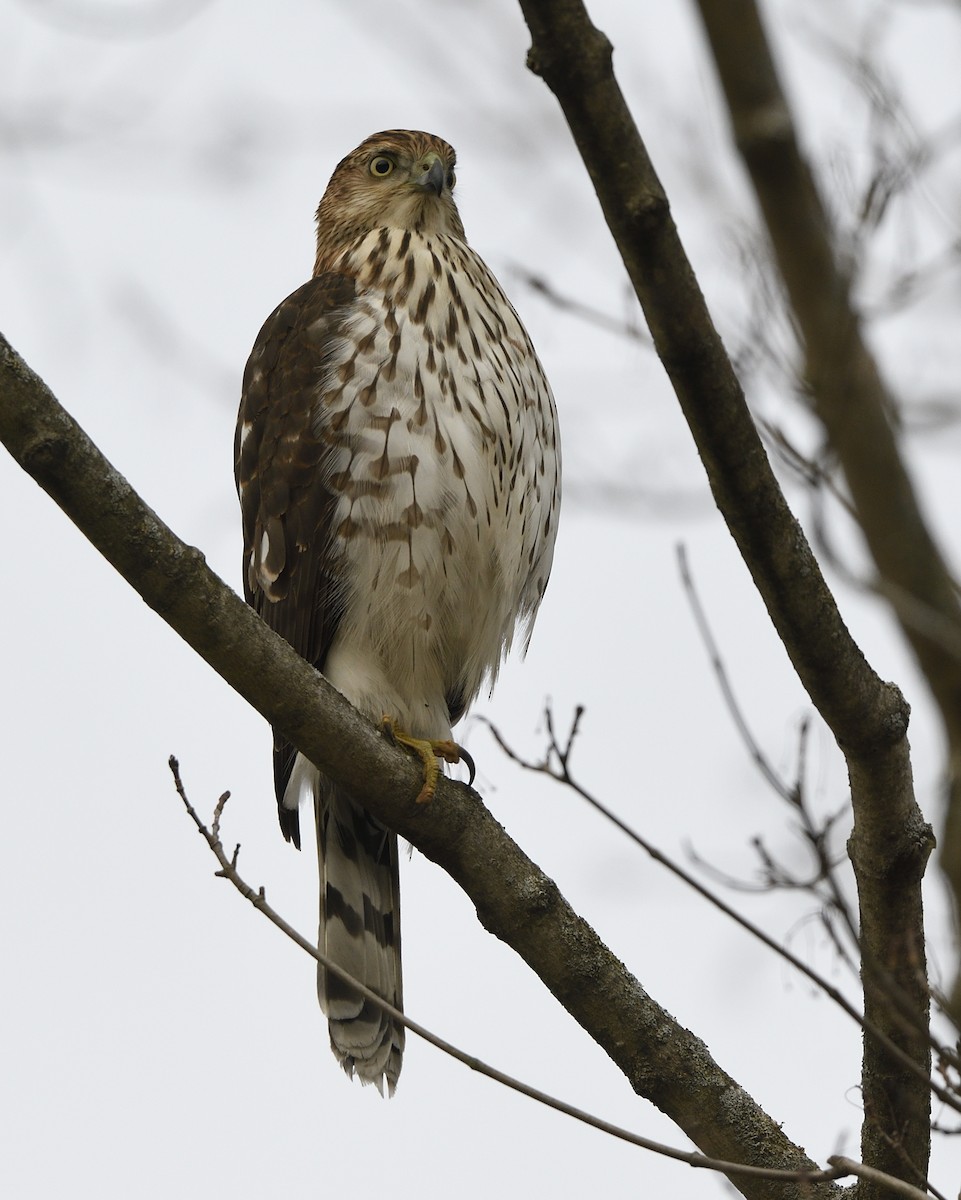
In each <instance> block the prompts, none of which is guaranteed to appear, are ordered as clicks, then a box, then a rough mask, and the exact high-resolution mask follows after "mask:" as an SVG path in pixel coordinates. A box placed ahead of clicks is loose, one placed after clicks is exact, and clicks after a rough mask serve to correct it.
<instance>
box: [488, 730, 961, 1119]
mask: <svg viewBox="0 0 961 1200" xmlns="http://www.w3.org/2000/svg"><path fill="white" fill-rule="evenodd" d="M583 712H584V710H583V708H582V707H581V706H578V708H577V709H576V710H575V715H574V719H573V721H572V724H571V729H570V732H569V733H568V735H567V738H566V740H565V741H564V742H563V744H562V743H561V742H560V741H559V740H558V738H557V737H556V735H555V733H554V720H553V715H552V714H551V712H550V710H549V709H548V710H547V712H546V713H545V722H546V725H547V731H548V748H547V752H546V754H545V756H544V758H543V759H541V760H539V761H532V760H530V759H525V758H523V757H522V756H521V755H520V754H518V753H517V751H516V750H514V749H513V748H512V747H511V746H510V744H509V743H508V742H507V741H506V740H505V738H504V736H503V734H501V733H500V731H499V730H498V729H497V728H496V726H494V725H493V724H491V722H490V721H487V720H486V719H483V718H482V720H484V724H486V725H487V727H488V729H490V731H491V735H492V736H493V738H494V740H495V741H496V742H497V744H498V746H499V747H500V748H501V750H502V751H503V752H504V753H505V754H506V755H507V757H508V758H509V759H510V760H511V761H512V762H515V763H516V764H517V765H518V766H519V767H522V768H523V769H524V770H526V771H533V772H536V773H537V774H540V775H546V776H547V777H548V778H550V779H553V780H555V781H556V782H558V783H562V784H564V785H565V786H567V787H569V788H570V789H571V790H572V791H574V792H576V794H577V795H578V796H580V797H581V799H583V800H586V801H587V803H588V804H590V805H591V807H592V808H594V809H596V811H597V812H599V813H600V814H601V815H602V816H604V817H606V818H607V820H608V821H610V822H611V824H613V825H616V826H617V828H618V829H620V830H621V832H622V833H624V834H626V835H627V837H629V838H630V839H631V841H633V842H634V843H635V844H636V845H638V846H639V847H640V848H641V849H642V850H643V851H644V852H645V853H646V854H647V855H649V857H651V858H652V859H653V860H654V861H655V862H657V863H660V865H661V866H662V867H665V868H666V869H667V870H668V871H670V872H671V874H672V875H675V876H676V877H677V878H678V879H680V880H682V882H684V883H685V884H686V885H687V886H688V887H690V888H692V889H693V890H694V891H695V892H697V893H698V895H699V896H701V897H703V898H704V899H705V900H707V902H708V903H709V904H711V905H712V906H713V907H714V908H716V909H717V910H718V911H719V912H721V913H723V914H724V915H725V916H726V917H729V918H730V919H731V920H732V921H733V922H734V923H735V924H736V925H739V926H740V927H741V928H742V929H744V930H745V931H746V932H747V933H749V934H750V935H751V936H752V937H754V938H756V939H757V940H758V941H759V942H761V943H762V944H763V945H764V946H766V947H767V948H768V949H769V950H773V951H774V953H775V954H778V955H780V957H781V958H783V959H784V960H785V961H786V962H787V963H789V964H790V965H791V966H792V967H794V968H795V969H796V970H798V971H799V972H800V973H801V974H802V975H804V976H805V977H806V978H808V979H809V980H810V981H811V982H812V983H813V984H815V985H816V986H817V987H818V988H819V989H820V990H821V991H822V992H824V994H825V995H826V996H827V997H828V998H829V999H830V1000H832V1001H833V1002H834V1003H835V1004H836V1005H837V1006H838V1007H839V1008H840V1009H841V1010H842V1011H843V1012H845V1013H846V1014H847V1015H848V1016H849V1017H850V1018H851V1019H852V1020H854V1021H856V1022H857V1023H858V1025H859V1026H860V1027H861V1028H862V1029H863V1030H864V1031H865V1033H867V1034H869V1035H870V1036H871V1038H873V1039H874V1040H875V1041H877V1042H878V1044H879V1045H881V1046H883V1047H884V1049H885V1050H886V1051H887V1052H888V1053H889V1054H891V1055H892V1056H893V1057H895V1058H896V1059H897V1060H898V1061H899V1062H900V1063H901V1064H902V1066H903V1067H904V1068H905V1069H906V1070H908V1071H910V1072H911V1073H912V1074H913V1075H915V1076H916V1077H919V1078H920V1079H923V1081H924V1083H925V1085H926V1087H928V1088H929V1089H930V1090H931V1091H932V1092H933V1093H934V1094H935V1095H936V1096H937V1097H938V1099H940V1100H941V1101H942V1102H943V1103H944V1104H946V1105H948V1106H949V1107H950V1108H953V1109H955V1110H956V1111H958V1112H961V1096H958V1095H956V1094H955V1093H954V1090H953V1089H951V1088H943V1087H942V1086H941V1085H940V1084H938V1083H937V1082H936V1081H935V1080H934V1079H933V1078H932V1077H931V1075H930V1073H928V1072H923V1073H922V1068H921V1067H919V1066H918V1064H917V1063H916V1062H914V1060H913V1059H912V1058H911V1057H910V1056H909V1055H908V1054H906V1053H905V1051H903V1050H902V1049H901V1048H900V1046H898V1045H897V1043H896V1042H895V1041H893V1040H892V1039H891V1038H890V1037H889V1036H888V1034H887V1033H886V1032H885V1031H884V1030H883V1029H881V1028H879V1027H878V1026H877V1025H875V1024H874V1023H873V1022H871V1021H869V1020H867V1019H866V1018H865V1017H864V1016H863V1015H862V1014H861V1013H860V1012H859V1011H858V1009H857V1008H856V1007H855V1006H854V1005H853V1004H851V1003H850V1001H849V1000H847V999H846V997H845V996H844V995H843V994H842V993H841V992H840V991H838V989H837V988H836V987H834V986H833V984H831V983H829V982H828V981H827V980H826V979H825V978H824V977H823V976H822V975H820V974H819V973H818V972H817V971H815V970H814V969H813V968H812V967H809V966H808V965H807V963H805V962H804V961H803V959H800V958H798V957H797V955H795V954H793V953H792V952H791V951H790V950H788V948H787V947H786V946H783V945H782V944H781V943H780V942H778V941H775V939H774V938H772V937H770V936H769V935H768V934H767V933H765V932H764V930H763V929H761V928H760V927H759V926H757V925H755V924H754V923H753V922H751V921H749V920H748V919H747V917H745V916H743V915H742V914H741V913H739V912H738V911H737V909H735V908H732V907H731V905H729V904H727V903H726V902H725V901H724V900H722V899H721V897H720V896H718V895H716V893H714V892H712V891H711V890H710V888H708V887H705V885H704V884H703V883H701V882H700V880H698V879H696V878H695V877H694V876H693V875H691V874H690V872H688V871H685V870H684V868H683V867H681V866H679V865H678V864H677V863H676V862H674V860H673V859H671V858H669V857H668V856H667V855H666V854H664V853H663V852H662V851H661V850H658V849H657V848H656V847H655V846H654V845H652V843H651V842H649V841H648V840H647V839H646V838H645V837H644V836H643V835H642V834H640V833H638V832H637V830H636V829H634V828H633V827H632V826H630V825H628V823H627V822H626V821H625V820H623V818H621V817H619V816H618V815H617V814H616V813H615V812H614V811H613V810H612V809H610V808H609V807H608V806H607V805H606V804H604V803H603V801H601V800H599V799H598V798H597V797H596V796H595V795H593V794H592V793H591V792H589V791H588V790H587V788H585V787H584V785H583V784H581V783H579V782H578V780H577V779H575V777H574V776H573V775H572V774H571V771H570V757H571V751H572V749H573V745H572V743H573V738H574V736H575V735H576V733H577V731H578V730H579V728H580V722H581V718H582V716H583ZM555 762H556V763H557V766H556V767H555V766H554V763H555Z"/></svg>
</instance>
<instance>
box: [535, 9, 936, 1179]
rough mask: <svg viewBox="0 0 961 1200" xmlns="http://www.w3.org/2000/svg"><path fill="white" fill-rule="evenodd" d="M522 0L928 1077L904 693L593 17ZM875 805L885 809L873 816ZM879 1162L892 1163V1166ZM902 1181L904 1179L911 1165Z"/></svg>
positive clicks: (922, 1142) (913, 1097)
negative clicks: (773, 452) (699, 274)
mask: <svg viewBox="0 0 961 1200" xmlns="http://www.w3.org/2000/svg"><path fill="white" fill-rule="evenodd" d="M520 4H521V8H522V10H523V12H524V16H525V19H526V21H527V24H528V27H529V28H530V31H531V37H532V45H531V51H530V55H529V58H528V63H529V65H530V67H531V69H532V70H534V71H535V72H536V73H538V74H539V75H541V76H542V77H543V78H544V80H545V82H546V83H547V84H548V86H549V87H550V88H551V90H552V91H553V92H554V94H555V95H556V97H557V99H558V101H559V103H560V105H561V108H562V109H563V111H564V115H565V117H566V119H567V122H568V125H569V126H570V129H571V132H572V134H573V136H574V139H575V141H576V143H577V146H578V149H579V150H580V153H581V157H582V158H583V159H584V162H585V165H586V166H587V169H588V172H589V174H590V176H591V180H592V182H593V184H594V188H595V190H596V192H597V195H598V199H599V200H600V203H601V207H602V209H603V212H604V216H605V218H606V220H607V223H608V225H609V227H610V229H611V232H612V234H613V236H614V239H615V241H616V243H617V246H618V249H619V250H620V253H621V256H622V258H623V260H624V263H625V266H626V267H627V270H628V274H629V275H630V277H631V280H632V283H633V285H634V289H635V291H636V293H637V296H638V299H639V300H640V303H641V306H642V308H643V310H644V314H645V317H646V318H647V322H648V326H649V327H650V330H651V334H652V337H653V339H654V343H655V347H656V349H657V352H658V354H659V356H660V358H661V361H662V362H663V364H664V367H665V369H666V371H667V373H668V375H669V376H670V378H671V382H672V384H673V386H674V389H675V392H676V393H677V396H678V400H679V402H680V405H681V408H682V410H683V412H684V415H685V417H686V419H687V421H688V424H689V426H690V428H691V432H692V434H693V436H694V439H695V442H696V444H697V447H698V451H699V453H700V455H701V458H702V460H703V462H704V466H705V469H706V471H707V475H708V479H709V482H710V484H711V489H712V491H713V493H714V497H715V500H716V502H717V505H718V508H719V509H720V511H721V513H722V514H723V516H724V519H725V520H726V522H727V524H728V527H729V529H730V531H731V533H732V535H733V536H734V538H735V541H736V542H737V544H738V548H739V549H740V551H741V554H742V556H743V558H744V561H745V563H746V564H747V566H748V568H749V569H750V571H751V574H752V576H753V579H754V582H755V584H756V586H757V588H758V591H759V592H760V594H761V596H762V598H763V600H764V603H765V605H766V607H767V609H768V612H769V614H770V616H771V619H772V621H773V623H774V625H775V628H776V629H777V631H778V633H779V635H780V637H781V640H782V642H783V644H784V646H785V649H786V650H787V653H788V655H789V656H790V658H791V661H792V663H793V664H794V667H795V669H796V671H797V673H798V676H799V678H800V680H801V682H802V684H803V685H804V687H805V689H806V690H807V692H808V694H809V695H810V697H811V699H812V701H813V702H814V704H815V705H816V707H817V708H818V710H819V712H820V713H821V715H822V716H823V718H824V719H825V721H826V722H827V724H828V726H829V727H830V728H831V730H832V732H833V734H834V736H835V738H836V739H837V741H838V744H839V746H840V747H841V749H842V751H843V752H844V754H845V757H846V759H847V763H848V771H849V777H850V781H851V789H852V800H853V803H854V806H855V812H856V820H857V821H858V829H857V833H856V836H855V838H854V840H853V843H852V851H853V854H854V858H855V865H856V869H857V870H858V881H859V889H860V892H861V903H862V908H863V911H864V912H865V913H866V914H867V921H868V925H869V926H871V930H870V931H869V932H867V933H866V937H867V941H868V947H867V950H866V954H867V956H868V958H869V959H870V960H871V961H872V962H873V963H876V964H878V965H879V966H881V967H883V968H884V969H889V970H890V969H893V970H894V971H895V972H896V976H897V978H898V980H899V982H901V983H902V984H903V985H904V986H906V987H908V988H909V995H910V996H911V998H912V1007H913V1009H914V1019H915V1021H916V1022H917V1028H908V1029H906V1028H905V1027H904V1024H903V1022H902V1021H901V1020H900V1019H895V1018H894V1017H893V1016H892V1014H891V1012H890V1006H889V1005H887V1009H888V1011H886V1012H883V1013H882V1012H874V1013H872V1017H871V1019H872V1021H877V1022H878V1024H879V1025H881V1027H882V1028H884V1029H885V1031H886V1032H889V1033H890V1034H891V1036H894V1037H896V1038H897V1039H898V1041H899V1044H901V1045H903V1046H904V1047H905V1048H906V1049H908V1050H909V1052H910V1054H911V1056H912V1058H913V1059H914V1061H915V1062H916V1063H917V1064H918V1065H919V1066H922V1067H923V1069H924V1073H925V1074H926V1072H927V1065H928V1054H927V1042H926V1037H925V1032H926V996H925V995H924V994H923V993H924V987H923V982H919V981H923V961H924V960H923V930H922V923H921V906H920V888H919V886H918V885H919V880H920V878H921V874H922V872H923V870H924V865H925V862H926V860H927V857H928V854H929V852H930V847H931V837H930V830H929V829H928V827H927V826H926V825H925V824H924V822H923V820H922V818H921V816H920V813H919V811H918V809H917V806H916V804H915V800H914V794H913V785H912V778H911V766H910V759H909V754H908V745H907V739H906V729H907V717H908V709H907V705H906V704H905V702H904V700H903V697H902V696H901V695H900V692H898V690H897V689H896V688H894V687H893V686H892V685H889V684H884V683H882V682H881V681H880V680H879V679H878V678H877V676H876V675H875V673H874V672H873V671H872V670H871V668H870V667H869V666H868V664H867V663H866V661H865V660H864V658H863V656H862V654H861V652H860V650H859V649H858V647H857V646H856V644H855V643H854V641H853V639H852V638H851V636H850V634H849V633H848V631H847V629H846V628H845V626H844V623H843V621H842V620H841V617H840V614H839V613H838V611H837V607H836V605H835V602H834V599H833V597H832V596H831V593H830V591H829V590H828V588H827V586H826V584H825V582H824V579H823V576H822V575H821V572H820V569H819V567H818V564H817V562H816V561H815V559H814V557H813V555H812V554H811V551H810V547H809V546H808V544H807V541H806V539H805V538H804V535H803V533H802V531H801V529H800V527H799V526H798V524H797V522H796V521H795V519H794V517H793V515H792V514H791V512H790V510H789V509H788V507H787V504H786V502H785V500H784V497H783V494H782V493H781V490H780V488H779V486H778V484H777V481H776V479H775V477H774V474H773V472H772V471H771V468H770V464H769V462H768V460H767V457H766V455H765V453H764V449H763V447H762V445H761V442H760V439H759V437H758V436H757V431H756V429H755V427H754V423H753V420H752V418H751V416H750V413H749V411H748V408H747V405H746V403H745V401H744V397H743V393H742V392H741V389H740V386H739V384H738V381H737V379H736V377H735V375H734V372H733V369H732V367H731V364H730V361H729V360H728V358H727V355H726V353H725V351H724V348H723V346H722V344H721V341H720V338H719V336H718V334H717V332H716V330H715V329H714V326H713V323H712V322H711V319H710V316H709V314H708V312H707V308H706V305H705V302H704V298H703V296H702V295H701V292H700V289H699V288H698V286H697V282H696V280H695V277H694V273H693V271H692V269H691V267H690V264H689V262H688V260H687V258H686V255H685V254H684V250H683V247H682V245H681V243H680V239H679V238H678V235H677V230H676V228H675V226H674V223H673V221H672V220H671V216H670V211H669V207H668V203H667V199H666V197H665V195H664V192H663V189H662V187H661V185H660V181H659V180H658V178H657V175H656V172H655V171H654V168H653V165H652V164H651V162H650V159H649V157H648V155H647V151H646V148H645V146H644V144H643V141H642V139H641V137H640V134H639V133H638V130H637V128H636V126H635V124H634V122H633V119H632V117H631V115H630V112H629V111H628V109H627V106H626V104H625V102H624V98H623V95H622V94H621V91H620V89H619V87H618V85H617V82H616V80H615V77H614V74H613V70H612V66H611V46H610V43H609V42H608V40H607V39H606V38H605V37H604V35H603V34H602V33H600V32H599V31H598V30H597V29H596V28H595V27H594V26H593V25H592V24H591V22H590V20H589V18H588V16H587V13H586V11H585V9H584V6H583V4H582V3H581V2H580V0H520ZM719 7H720V9H721V10H723V14H722V15H721V16H719V18H718V19H719V21H722V22H727V23H729V24H730V25H731V26H736V25H737V18H736V16H735V14H734V13H733V12H732V9H731V5H730V4H722V5H720V6H719ZM862 366H863V364H862ZM880 814H885V817H884V823H883V828H882V826H880V825H879V823H878V817H879V815H880ZM888 838H889V839H891V840H885V839H888ZM909 963H910V972H911V977H910V979H909V978H908V977H907V968H908V964H909ZM882 1003H883V1004H885V1005H886V1001H885V1002H882ZM874 1007H875V1008H877V1007H878V1004H877V1003H875V1004H874ZM865 1061H866V1064H867V1063H869V1064H870V1066H869V1067H868V1066H866V1070H865V1078H866V1080H868V1081H869V1082H870V1084H871V1090H870V1093H869V1094H866V1096H865V1103H866V1106H867V1107H868V1109H869V1115H870V1118H871V1121H870V1122H868V1123H869V1124H870V1123H872V1122H877V1121H879V1120H880V1121H883V1126H882V1125H878V1124H874V1125H873V1128H874V1130H875V1133H873V1134H871V1135H869V1141H870V1150H871V1154H870V1155H869V1154H867V1153H865V1155H864V1157H865V1161H866V1162H868V1163H869V1164H870V1165H872V1166H877V1167H881V1168H882V1169H885V1170H887V1171H889V1172H890V1173H891V1174H895V1175H898V1176H900V1177H905V1175H904V1172H905V1164H904V1161H903V1159H902V1158H901V1157H900V1154H899V1151H903V1152H904V1153H906V1154H907V1155H908V1156H909V1157H910V1158H911V1159H912V1161H913V1162H914V1163H915V1165H916V1168H917V1171H919V1172H921V1173H922V1177H923V1172H924V1171H925V1170H926V1166H927V1147H928V1144H929V1129H928V1117H927V1113H928V1093H927V1088H926V1086H925V1085H924V1082H923V1079H922V1080H921V1081H919V1080H918V1079H917V1077H916V1076H914V1075H912V1074H911V1073H910V1072H901V1071H898V1070H897V1069H896V1068H894V1067H893V1066H892V1064H890V1062H889V1059H888V1056H886V1055H882V1054H881V1053H879V1051H878V1048H877V1047H876V1046H874V1045H873V1044H872V1043H870V1042H868V1043H867V1047H866V1059H865ZM882 1109H883V1110H884V1111H883V1113H882V1111H881V1110H882ZM875 1135H877V1136H875ZM891 1136H893V1137H894V1138H895V1140H898V1141H901V1142H902V1145H901V1146H900V1147H898V1148H896V1149H895V1150H893V1151H892V1150H891V1147H889V1146H887V1144H886V1143H885V1140H884V1139H885V1138H887V1137H891ZM892 1158H893V1159H896V1160H897V1165H896V1166H893V1167H892V1166H891V1162H892ZM907 1177H909V1178H911V1179H912V1180H914V1179H916V1175H915V1174H914V1173H913V1172H910V1173H909V1175H908V1176H907Z"/></svg>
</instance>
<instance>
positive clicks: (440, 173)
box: [411, 154, 447, 196]
mask: <svg viewBox="0 0 961 1200" xmlns="http://www.w3.org/2000/svg"><path fill="white" fill-rule="evenodd" d="M417 165H418V168H419V170H420V174H415V175H414V177H413V179H412V180H411V183H412V184H413V185H414V187H419V188H424V190H425V191H431V192H433V193H434V195H435V196H439V195H440V194H441V192H442V191H443V190H444V181H445V179H446V176H447V172H446V171H445V170H444V164H443V163H442V162H441V160H440V158H439V156H438V155H436V154H432V155H430V156H429V158H425V159H424V160H423V161H422V162H420V163H418V164H417Z"/></svg>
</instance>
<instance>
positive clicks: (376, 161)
mask: <svg viewBox="0 0 961 1200" xmlns="http://www.w3.org/2000/svg"><path fill="white" fill-rule="evenodd" d="M393 169H394V164H393V163H392V162H391V161H390V159H389V158H384V156H383V155H382V154H378V156H377V157H376V158H372V159H371V160H370V173H371V175H377V176H378V177H379V178H381V179H383V177H384V176H385V175H389V174H390V173H391V171H393Z"/></svg>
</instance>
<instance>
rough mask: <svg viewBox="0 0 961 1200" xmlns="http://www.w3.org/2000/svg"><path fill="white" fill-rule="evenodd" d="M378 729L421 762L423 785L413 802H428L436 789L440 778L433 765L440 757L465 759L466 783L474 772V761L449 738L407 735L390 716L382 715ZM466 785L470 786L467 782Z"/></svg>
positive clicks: (471, 779) (455, 759)
mask: <svg viewBox="0 0 961 1200" xmlns="http://www.w3.org/2000/svg"><path fill="white" fill-rule="evenodd" d="M380 725H381V729H382V731H383V732H384V733H385V734H386V735H387V737H389V738H390V740H391V741H392V742H393V743H394V744H395V745H397V746H404V747H405V748H406V749H408V750H410V751H411V753H412V754H415V755H416V756H417V757H418V758H419V759H420V761H421V762H422V763H423V764H424V786H423V787H422V788H421V789H420V791H419V792H418V794H417V799H416V800H415V801H414V803H415V804H429V803H430V801H431V800H433V799H434V793H435V792H436V791H437V780H438V779H439V778H440V767H439V766H438V765H437V760H438V759H443V760H444V762H447V763H450V764H451V765H453V764H454V763H459V762H465V763H467V766H468V768H469V770H470V783H473V782H474V776H475V774H476V773H477V772H476V768H475V766H474V760H473V759H472V758H471V756H470V755H469V754H468V753H467V751H466V750H465V749H464V748H463V747H462V746H458V744H457V743H456V742H454V741H451V740H450V738H415V737H411V736H410V734H408V733H404V731H403V730H402V729H400V728H398V725H397V722H396V721H395V720H394V718H393V717H390V716H387V715H386V714H385V715H384V716H383V717H382V718H381V722H380ZM468 786H470V785H469V784H468Z"/></svg>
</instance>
